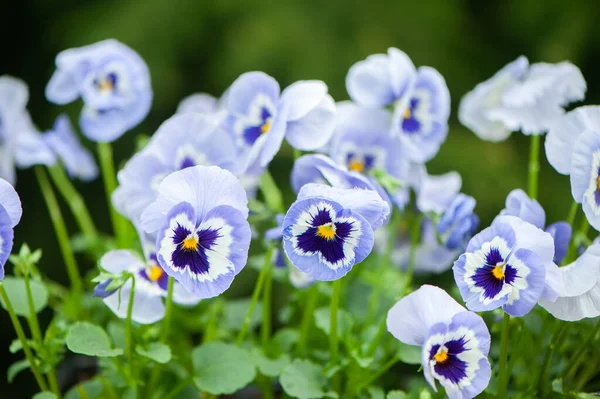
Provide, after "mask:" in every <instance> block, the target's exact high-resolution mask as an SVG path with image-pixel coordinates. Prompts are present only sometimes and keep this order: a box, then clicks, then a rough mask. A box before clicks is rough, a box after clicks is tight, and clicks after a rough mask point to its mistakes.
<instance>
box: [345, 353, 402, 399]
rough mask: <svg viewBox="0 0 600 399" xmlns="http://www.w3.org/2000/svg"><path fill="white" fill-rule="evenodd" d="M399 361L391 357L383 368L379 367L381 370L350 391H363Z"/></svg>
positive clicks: (395, 357)
mask: <svg viewBox="0 0 600 399" xmlns="http://www.w3.org/2000/svg"><path fill="white" fill-rule="evenodd" d="M399 361H400V359H399V358H398V357H397V356H394V357H392V358H391V359H390V360H388V361H387V362H386V363H385V364H384V365H383V366H381V368H380V369H379V370H377V371H376V372H375V373H373V374H372V375H371V376H369V377H367V378H366V379H365V380H363V381H362V382H361V383H360V384H359V385H357V386H356V387H354V388H353V389H352V392H360V390H361V389H363V388H364V387H366V386H369V384H372V383H373V382H374V381H375V380H377V379H378V378H379V377H381V376H382V375H383V374H385V373H386V371H388V370H389V369H390V368H392V366H393V365H395V364H396V363H398V362H399Z"/></svg>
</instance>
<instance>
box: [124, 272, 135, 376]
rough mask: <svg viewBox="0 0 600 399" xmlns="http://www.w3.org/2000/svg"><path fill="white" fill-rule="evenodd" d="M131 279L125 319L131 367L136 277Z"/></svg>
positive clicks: (128, 361) (126, 351)
mask: <svg viewBox="0 0 600 399" xmlns="http://www.w3.org/2000/svg"><path fill="white" fill-rule="evenodd" d="M130 279H131V291H130V292H129V304H128V306H127V320H125V354H126V356H127V363H129V367H130V368H131V367H132V365H133V332H132V328H131V324H132V321H131V314H132V313H133V301H134V297H135V278H134V277H133V275H132V276H131V277H130ZM130 371H131V369H130ZM131 375H133V373H131Z"/></svg>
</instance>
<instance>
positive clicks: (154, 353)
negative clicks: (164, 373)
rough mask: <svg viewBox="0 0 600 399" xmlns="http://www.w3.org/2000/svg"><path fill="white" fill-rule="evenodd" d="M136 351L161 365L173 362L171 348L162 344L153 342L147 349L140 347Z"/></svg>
mask: <svg viewBox="0 0 600 399" xmlns="http://www.w3.org/2000/svg"><path fill="white" fill-rule="evenodd" d="M135 351H136V352H137V353H138V354H140V355H142V356H144V357H147V358H148V359H150V360H154V361H155V362H157V363H160V364H165V363H168V362H169V360H171V348H170V347H169V346H167V345H165V344H161V343H160V342H152V343H150V344H148V346H147V347H145V348H144V347H142V346H140V345H138V346H137V347H136V348H135Z"/></svg>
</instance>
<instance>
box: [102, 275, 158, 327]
mask: <svg viewBox="0 0 600 399" xmlns="http://www.w3.org/2000/svg"><path fill="white" fill-rule="evenodd" d="M130 293H131V281H128V282H126V283H125V285H124V286H123V287H122V288H121V289H120V293H119V292H115V293H114V294H112V295H110V296H108V297H106V298H104V299H103V301H104V303H105V304H106V305H107V306H108V307H109V309H110V310H112V311H113V313H114V314H115V315H117V317H119V318H120V319H126V318H127V310H128V307H129V296H130ZM164 316H165V305H164V304H163V299H162V298H161V297H160V296H157V295H152V294H151V293H148V292H145V291H142V290H137V289H136V290H135V292H134V294H133V308H132V312H131V318H132V319H133V321H135V322H136V323H140V324H152V323H156V322H157V321H160V320H161V319H162V318H163V317H164Z"/></svg>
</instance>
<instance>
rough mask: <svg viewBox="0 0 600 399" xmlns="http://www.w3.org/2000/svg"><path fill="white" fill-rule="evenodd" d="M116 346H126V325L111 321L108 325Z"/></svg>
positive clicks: (109, 333)
mask: <svg viewBox="0 0 600 399" xmlns="http://www.w3.org/2000/svg"><path fill="white" fill-rule="evenodd" d="M106 330H107V332H108V335H109V336H110V339H111V340H112V342H113V344H114V345H115V348H125V327H124V326H123V324H122V323H120V322H117V321H110V322H109V323H108V326H107V327H106Z"/></svg>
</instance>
